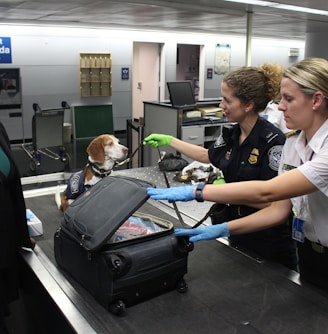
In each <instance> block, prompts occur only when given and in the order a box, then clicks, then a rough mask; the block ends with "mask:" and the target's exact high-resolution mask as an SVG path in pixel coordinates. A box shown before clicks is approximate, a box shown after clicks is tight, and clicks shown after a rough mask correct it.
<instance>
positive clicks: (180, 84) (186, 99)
mask: <svg viewBox="0 0 328 334" xmlns="http://www.w3.org/2000/svg"><path fill="white" fill-rule="evenodd" d="M167 88H168V89H169V93H170V101H171V103H172V106H174V107H188V106H191V107H192V106H195V105H196V102H195V97H194V93H193V90H192V87H191V82H190V81H174V82H167Z"/></svg>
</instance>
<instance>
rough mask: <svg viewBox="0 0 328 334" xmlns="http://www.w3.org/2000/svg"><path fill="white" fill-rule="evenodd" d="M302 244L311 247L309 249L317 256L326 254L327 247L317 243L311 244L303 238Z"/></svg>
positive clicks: (327, 251) (311, 242)
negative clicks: (317, 254)
mask: <svg viewBox="0 0 328 334" xmlns="http://www.w3.org/2000/svg"><path fill="white" fill-rule="evenodd" d="M304 243H305V244H307V245H308V246H310V247H311V249H312V250H313V251H314V252H316V253H319V254H325V253H328V247H325V246H322V245H321V244H320V243H318V242H313V241H310V240H308V239H306V238H305V240H304Z"/></svg>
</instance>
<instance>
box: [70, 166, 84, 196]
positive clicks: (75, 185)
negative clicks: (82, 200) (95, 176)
mask: <svg viewBox="0 0 328 334" xmlns="http://www.w3.org/2000/svg"><path fill="white" fill-rule="evenodd" d="M84 191H85V186H84V182H83V171H79V172H75V173H74V174H72V175H71V176H70V178H69V179H68V184H67V189H66V195H67V198H68V199H75V198H76V197H78V196H79V195H80V194H82V193H83V192H84Z"/></svg>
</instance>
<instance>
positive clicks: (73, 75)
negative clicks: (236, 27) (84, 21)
mask: <svg viewBox="0 0 328 334" xmlns="http://www.w3.org/2000/svg"><path fill="white" fill-rule="evenodd" d="M1 37H11V46H12V60H13V62H12V64H0V66H1V67H2V68H6V67H8V68H10V67H15V68H16V67H19V68H20V70H21V78H22V94H23V97H22V101H23V104H22V112H23V133H24V134H22V133H21V132H22V130H21V129H20V128H19V126H16V129H14V130H12V129H11V130H10V134H11V139H19V138H20V139H23V136H24V137H25V138H31V137H32V129H31V120H32V115H33V110H32V104H33V103H35V102H36V103H38V104H39V105H40V106H41V107H42V108H49V107H60V103H61V101H63V100H66V101H67V102H68V103H69V104H70V105H72V106H74V105H96V104H106V103H112V104H113V115H114V129H115V131H118V130H125V126H126V119H128V118H131V117H132V96H131V95H132V94H131V78H130V80H121V67H129V68H131V67H132V61H133V42H154V43H162V44H163V45H165V47H164V48H163V50H165V55H164V56H165V80H164V81H165V82H166V81H172V80H175V75H176V49H177V44H196V45H203V46H204V52H205V67H206V68H207V67H213V66H214V55H215V45H216V44H217V43H229V44H231V67H232V68H234V67H239V66H243V65H244V63H245V46H246V39H245V37H236V36H221V35H219V34H218V35H204V34H195V33H193V34H187V33H184V34H181V33H172V32H170V33H167V32H158V31H142V32H141V31H137V30H136V31H131V30H130V31H129V30H114V29H91V28H90V29H85V28H69V27H40V26H13V25H10V26H9V25H1ZM291 47H293V48H295V47H296V48H300V56H299V57H298V59H295V58H294V59H291V58H289V56H288V50H289V48H291ZM80 52H110V53H111V55H112V80H113V84H112V96H111V97H99V98H98V97H97V98H96V97H92V98H81V97H80V96H79V53H80ZM303 55H304V43H303V42H299V41H288V43H287V42H285V43H284V42H282V41H279V40H263V39H262V40H256V39H254V40H253V42H252V65H259V64H261V63H263V62H266V61H273V62H279V63H282V64H283V65H285V66H288V65H290V63H291V62H295V61H298V60H299V59H302V58H303ZM130 73H132V70H130ZM205 74H206V71H205ZM220 80H221V76H219V75H214V76H213V79H206V78H205V80H204V97H209V98H211V97H217V96H219V91H220V89H219V87H220ZM166 94H167V91H166ZM167 97H168V96H167V95H166V98H167ZM0 113H1V116H2V117H0V119H1V120H2V121H3V122H4V124H5V126H6V113H9V111H6V110H0ZM8 122H9V121H8ZM65 122H72V119H71V115H70V114H66V116H65ZM8 124H9V123H8ZM10 124H11V123H10ZM13 126H15V125H12V124H11V125H10V127H13Z"/></svg>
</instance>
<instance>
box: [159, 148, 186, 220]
mask: <svg viewBox="0 0 328 334" xmlns="http://www.w3.org/2000/svg"><path fill="white" fill-rule="evenodd" d="M157 151H158V155H159V160H160V161H162V160H163V157H161V152H160V150H159V148H158V147H157ZM162 173H163V176H164V180H165V183H166V187H167V188H170V183H169V179H168V178H167V174H166V172H165V170H163V171H162ZM172 204H173V208H174V211H175V213H176V215H177V217H178V219H179V222H180V224H181V225H182V226H187V224H186V223H185V222H184V221H183V218H182V216H181V213H180V211H179V209H178V206H177V204H176V203H175V202H172Z"/></svg>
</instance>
